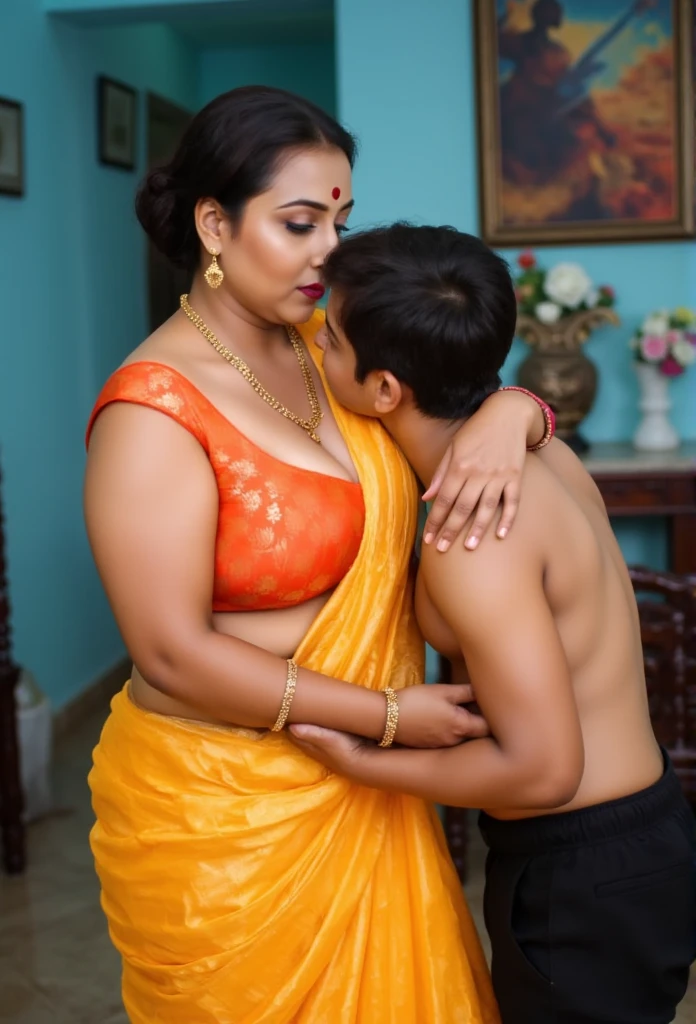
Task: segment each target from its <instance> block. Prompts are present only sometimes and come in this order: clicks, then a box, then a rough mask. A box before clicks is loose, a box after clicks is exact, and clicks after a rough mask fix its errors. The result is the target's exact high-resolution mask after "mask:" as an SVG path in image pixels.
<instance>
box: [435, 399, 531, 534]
mask: <svg viewBox="0 0 696 1024" xmlns="http://www.w3.org/2000/svg"><path fill="white" fill-rule="evenodd" d="M504 401H505V402H506V403H507V404H506V406H505V410H503V405H502V403H503V402H504ZM503 413H505V415H503ZM544 428H545V422H544V415H543V413H542V411H541V409H540V408H539V406H538V405H537V404H536V402H535V401H534V400H533V399H532V398H529V397H527V395H523V394H520V393H519V392H516V391H507V392H506V391H503V392H496V394H494V395H491V397H490V398H487V399H486V401H485V402H484V403H483V405H482V406H481V408H480V409H479V411H478V412H477V413H476V414H475V415H474V416H472V417H471V419H469V420H467V422H466V423H465V424H464V426H463V427H462V428H461V429H460V430H459V431H458V433H457V434H456V436H455V438H454V441H453V442H452V444H451V446H450V447H449V449H448V450H447V452H446V453H445V456H444V458H443V460H442V462H441V463H440V465H439V466H438V468H437V469H436V471H435V475H434V476H433V479H432V480H431V482H430V487H429V488H428V490H427V491H426V492H425V494H424V495H423V500H424V501H430V500H432V499H434V501H433V506H432V508H431V510H430V514H429V515H428V519H427V521H426V524H425V530H424V534H423V541H424V543H425V544H431V543H437V548H438V551H446V550H447V549H448V548H449V547H450V545H451V544H452V541H453V540H455V539H456V538H457V537H458V536H459V534H460V533H461V532H462V530H463V529H464V528H465V526H466V524H467V523H468V522H469V520H470V519H471V517H472V516H473V522H472V523H471V526H470V528H469V530H468V532H467V536H466V539H465V546H466V547H467V548H468V549H469V550H471V551H473V550H474V548H476V547H477V546H478V543H479V541H480V540H481V538H482V537H483V535H484V533H485V532H486V530H487V529H488V528H489V527H490V525H491V522H492V520H493V517H494V516H495V514H496V511H497V509H498V505H499V504H500V501H501V499H502V502H503V511H502V514H501V516H500V521H499V522H498V526H497V530H496V535H497V536H498V537H500V538H501V540H502V539H503V538H504V537H505V536H506V535H507V533H508V532H509V530H510V528H511V526H512V524H513V523H514V521H515V517H516V515H517V508H518V505H519V500H520V484H521V480H522V470H523V468H524V461H525V457H526V449H527V444H534V443H536V442H537V441H538V440H539V438H540V437H542V436H543V433H544Z"/></svg>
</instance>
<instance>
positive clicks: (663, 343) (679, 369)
mask: <svg viewBox="0 0 696 1024" xmlns="http://www.w3.org/2000/svg"><path fill="white" fill-rule="evenodd" d="M630 346H631V349H632V351H633V355H634V358H635V360H636V362H638V363H648V364H649V365H651V366H655V367H657V369H658V370H659V371H660V373H663V374H664V375H665V377H680V376H681V375H682V373H684V372H685V371H686V369H687V367H689V366H691V364H692V363H695V362H696V313H694V312H693V311H692V310H690V309H687V308H686V307H685V306H678V307H677V309H674V310H672V311H671V312H670V310H667V309H660V310H657V311H656V312H654V313H650V314H649V315H648V316H646V318H645V320H644V321H643V323H642V324H641V325H640V327H639V328H638V330H637V331H636V333H635V334H634V335H633V337H632V338H631V341H630Z"/></svg>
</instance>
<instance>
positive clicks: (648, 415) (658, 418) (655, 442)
mask: <svg viewBox="0 0 696 1024" xmlns="http://www.w3.org/2000/svg"><path fill="white" fill-rule="evenodd" d="M636 373H637V375H638V384H639V386H640V402H639V409H640V411H641V412H642V413H643V419H642V420H641V422H640V424H639V426H638V429H637V430H636V432H635V434H634V436H633V447H634V448H637V449H638V451H641V452H666V451H670V450H671V449H672V448H678V447H679V435H678V434H677V432H676V430H675V429H674V427H673V426H672V424H671V423H670V422H669V418H668V413H669V411H670V409H671V408H672V401H671V399H670V397H669V377H666V376H665V375H664V374H663V373H661V372H660V370H659V369H658V367H657V366H655V365H653V364H652V363H636Z"/></svg>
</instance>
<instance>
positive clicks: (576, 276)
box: [515, 251, 616, 324]
mask: <svg viewBox="0 0 696 1024" xmlns="http://www.w3.org/2000/svg"><path fill="white" fill-rule="evenodd" d="M517 264H518V266H519V267H520V271H519V273H518V274H517V276H516V278H515V296H516V298H517V307H518V309H519V311H520V312H521V313H526V314H527V315H528V316H532V317H534V318H535V319H536V320H539V321H540V322H541V323H542V324H555V323H556V322H557V321H558V320H561V319H562V318H563V317H565V316H570V314H571V313H577V312H579V311H580V310H587V309H595V308H596V307H598V306H605V307H607V308H608V307H611V306H613V305H614V302H615V300H616V295H615V292H614V289H613V288H611V287H610V286H609V285H608V284H604V285H601V286H600V287H599V288H595V286H594V285H593V283H592V281H591V279H590V278H589V277H588V275H587V273H586V272H585V270H584V269H583V268H582V267H581V266H580V265H579V264H578V263H557V264H556V266H555V267H551V269H550V270H544V269H543V267H540V266H539V264H538V263H537V259H536V256H535V255H534V253H533V252H529V251H527V252H523V253H522V254H521V255H520V256H519V257H518V259H517Z"/></svg>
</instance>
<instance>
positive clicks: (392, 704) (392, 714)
mask: <svg viewBox="0 0 696 1024" xmlns="http://www.w3.org/2000/svg"><path fill="white" fill-rule="evenodd" d="M384 696H385V697H386V698H387V724H386V726H385V727H384V736H383V737H382V739H381V740H380V741H379V745H380V747H390V746H391V745H392V743H393V742H394V737H395V736H396V727H397V726H398V724H399V698H398V697H397V696H396V690H392V688H391V686H388V687H387V689H386V690H385V691H384Z"/></svg>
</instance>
